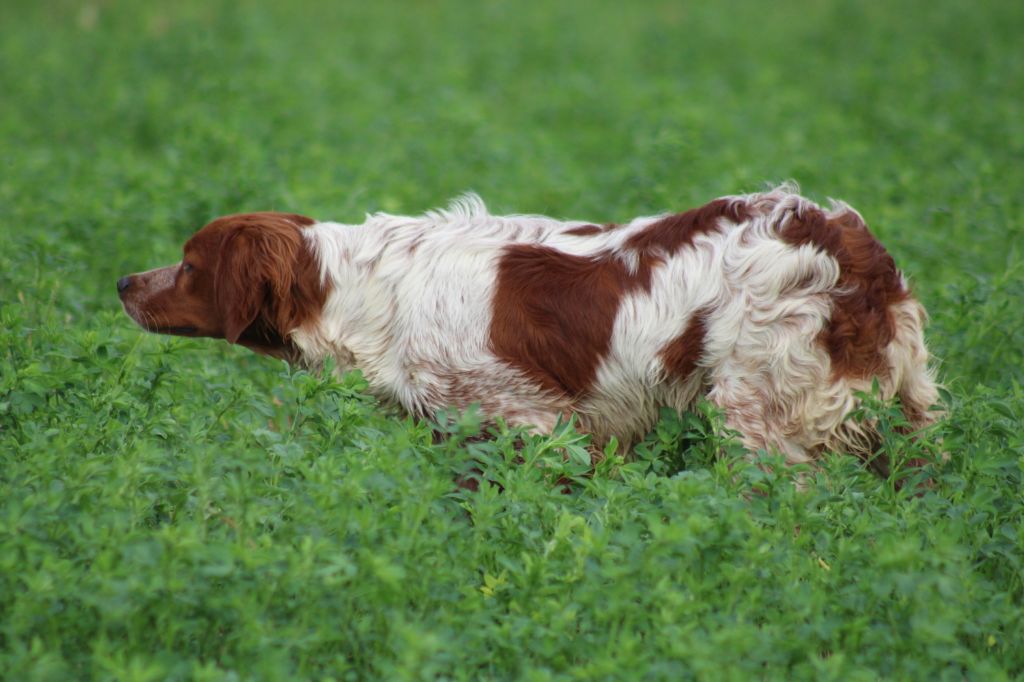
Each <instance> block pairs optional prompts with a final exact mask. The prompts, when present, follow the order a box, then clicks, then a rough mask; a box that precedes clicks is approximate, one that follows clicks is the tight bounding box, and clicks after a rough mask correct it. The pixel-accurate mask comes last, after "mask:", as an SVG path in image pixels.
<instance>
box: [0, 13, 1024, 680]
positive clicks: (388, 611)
mask: <svg viewBox="0 0 1024 682" xmlns="http://www.w3.org/2000/svg"><path fill="white" fill-rule="evenodd" d="M1022 30H1024V5H1021V4H1020V3H1012V2H995V1H994V0H993V1H992V2H982V3H981V4H978V3H973V4H969V5H968V4H963V3H955V2H952V1H951V0H950V1H945V0H943V1H942V2H939V3H938V4H936V3H925V2H923V1H921V2H918V1H917V0H908V1H907V2H900V3H897V4H895V5H893V4H891V3H889V4H886V3H855V2H846V1H843V0H828V1H825V2H819V3H801V2H791V1H789V0H784V1H783V2H780V3H773V4H772V5H771V6H770V7H768V6H766V5H764V4H763V3H755V2H753V1H752V0H740V1H739V2H736V3H730V4H729V6H725V5H719V4H715V3H704V4H700V3H690V4H689V5H680V4H678V3H672V2H662V1H660V0H652V1H651V2H641V3H618V4H611V3H596V4H595V3H585V2H583V1H582V0H569V1H568V2H562V3H544V2H532V1H530V2H521V3H499V2H492V1H490V0H486V1H483V2H478V3H465V2H458V1H456V0H439V1H437V2H422V3H400V2H397V0H384V1H382V2H376V3H327V2H315V1H313V0H306V1H303V2H299V3H277V4H272V3H232V2H226V1H224V2H221V1H219V0H217V1H214V2H192V1H191V0H189V1H186V2H175V3H169V2H155V3H128V2H119V1H115V2H104V3H95V4H91V3H84V4H83V3H70V2H64V1H63V0H55V1H54V2H46V3H34V4H33V3H27V2H13V3H3V4H2V5H0V63H2V64H4V67H5V68H3V69H0V92H3V93H4V106H3V107H0V139H3V140H4V144H3V146H2V148H0V159H2V161H3V170H2V172H0V206H2V207H3V216H4V217H3V219H2V220H0V677H2V678H4V679H11V680H51V679H52V680H64V679H123V680H163V679H197V680H220V679H338V680H341V679H366V678H377V679H389V680H392V679H395V680H400V679H422V678H431V679H438V678H442V679H467V680H468V679H509V678H516V679H520V678H521V679H533V680H554V679H559V680H561V679H580V678H585V679H593V678H599V679H640V678H643V679H677V678H681V679H690V678H706V679H743V680H745V679H750V678H780V679H816V680H817V679H836V680H839V679H842V680H848V679H854V680H856V679H864V680H869V679H872V680H873V679H878V678H885V679H956V680H961V679H984V680H988V679H1000V678H1014V677H1020V676H1021V675H1024V636H1022V633H1024V622H1022V621H1024V616H1022V615H1021V614H1022V613H1024V610H1022V608H1021V606H1022V603H1024V530H1022V529H1024V518H1022V514H1024V502H1022V500H1024V436H1022V435H1021V434H1024V388H1022V385H1024V350H1022V349H1024V323H1022V319H1024V318H1022V314H1021V312H1020V311H1021V305H1022V303H1024V288H1022V284H1021V283H1022V282H1024V276H1022V275H1024V273H1022V266H1021V262H1022V261H1021V253H1020V250H1019V249H1020V247H1019V245H1020V244H1021V243H1022V242H1021V237H1022V231H1024V220H1022V216H1024V211H1022V204H1021V196H1022V195H1021V193H1020V191H1019V188H1020V187H1021V186H1024V164H1021V162H1020V160H1021V158H1024V115H1022V112H1021V107H1020V100H1019V97H1017V96H1016V93H1015V92H1014V91H1013V89H1012V87H1011V86H1012V84H1014V83H1020V82H1022V81H1024V52H1022V51H1021V50H1020V49H1019V47H1018V43H1019V40H1020V34H1021V32H1022ZM786 178H795V179H796V180H798V181H801V182H802V183H803V184H804V188H805V190H806V191H807V192H808V193H809V194H811V195H812V196H818V197H822V196H823V195H825V194H835V195H837V196H841V197H842V198H844V199H847V200H848V201H850V202H851V203H852V204H854V205H855V206H856V207H857V208H859V209H860V210H861V211H862V212H863V213H864V215H865V216H866V218H867V219H868V221H869V223H870V224H871V225H872V227H873V228H874V229H875V231H876V232H877V233H878V234H879V235H881V237H882V238H883V240H884V241H885V243H886V244H887V245H888V246H889V247H890V248H891V250H892V251H893V253H894V255H895V256H896V258H897V260H898V261H899V262H900V264H901V265H903V266H904V267H905V269H906V270H907V272H908V273H909V275H910V276H911V278H912V280H913V282H914V286H915V289H916V291H917V292H918V295H919V296H920V298H921V299H922V300H923V301H924V303H925V304H926V306H927V307H928V309H929V311H930V312H931V314H932V318H933V325H932V328H931V330H930V342H931V345H932V347H933V348H934V349H935V351H936V354H937V355H938V356H939V358H940V359H941V366H942V373H943V377H944V379H945V380H946V382H947V393H946V395H945V405H944V408H945V409H946V412H947V414H946V416H945V418H944V419H943V420H942V421H941V422H940V423H939V424H938V425H937V426H936V427H935V428H934V429H933V430H931V431H930V432H928V433H926V434H920V435H919V436H918V437H911V436H910V435H908V434H906V433H905V429H904V428H902V427H903V426H904V425H903V424H901V422H900V415H899V412H898V411H893V409H892V406H890V405H885V404H882V403H880V402H878V401H875V400H872V399H871V398H870V397H868V400H867V402H866V405H865V408H864V418H867V419H873V420H876V421H878V422H879V423H880V424H881V425H882V432H883V441H884V442H883V448H882V450H883V452H882V453H881V454H884V455H885V456H886V457H887V458H888V459H889V460H890V462H891V463H892V464H893V467H892V468H893V472H892V473H891V474H890V476H889V477H888V478H882V477H879V476H877V475H875V474H873V473H871V472H870V471H868V470H867V469H866V468H865V467H864V466H863V465H862V464H861V463H860V462H858V461H856V460H854V459H853V458H850V457H839V456H830V457H827V458H826V459H825V460H824V462H823V463H822V465H821V467H819V468H813V469H812V468H804V469H799V470H795V469H788V468H785V467H783V466H781V462H780V461H779V459H778V458H777V457H774V456H772V455H770V454H764V453H761V454H759V455H756V456H755V457H754V459H753V461H751V460H750V459H749V458H748V457H746V456H745V453H743V452H742V451H741V450H740V449H739V448H738V446H737V445H736V442H735V440H734V438H733V437H732V434H730V433H728V432H726V431H725V429H724V428H723V425H722V419H721V415H720V414H718V413H717V412H716V411H715V410H714V409H713V408H712V407H711V406H710V405H707V404H701V405H700V406H698V408H697V409H696V410H695V411H694V412H692V413H687V414H683V415H677V414H673V413H666V414H665V415H664V416H663V419H662V421H661V423H660V424H659V425H658V427H657V428H656V429H655V430H654V431H653V432H652V433H651V434H650V435H649V436H648V438H647V439H646V440H645V441H644V442H643V443H641V444H640V445H639V446H637V447H636V448H635V452H634V456H633V457H632V458H630V459H629V460H628V461H626V460H624V459H623V458H622V457H621V456H619V455H618V454H617V453H616V451H615V448H614V447H609V448H608V449H607V450H606V452H605V453H603V455H604V457H603V459H602V460H601V461H600V462H599V463H598V464H597V465H596V467H591V465H590V458H591V454H593V453H592V452H591V448H590V447H589V443H588V442H587V440H586V438H585V437H582V436H580V435H579V434H577V433H576V431H575V429H574V428H573V425H572V423H571V422H570V423H567V424H562V425H560V426H559V427H558V428H557V429H556V432H555V433H554V434H552V435H550V436H536V435H528V434H524V433H521V432H518V431H516V430H514V429H509V428H506V427H504V426H500V425H499V427H496V428H493V429H490V430H488V431H487V432H484V433H481V425H480V420H479V418H478V417H477V415H475V414H474V413H473V412H472V411H470V412H467V413H463V414H441V415H438V416H437V418H436V419H435V420H434V421H433V422H432V423H421V422H417V421H414V420H410V419H408V418H405V417H403V416H401V415H399V414H395V413H392V412H389V411H387V410H385V409H383V408H382V407H381V406H379V405H377V404H376V403H375V401H374V400H373V399H371V398H370V397H368V395H367V394H366V392H365V383H364V382H363V380H362V378H361V377H360V376H359V375H358V374H352V375H349V376H347V377H345V378H343V379H340V380H339V379H335V378H330V377H329V376H328V375H320V374H310V373H307V372H303V371H293V370H289V369H287V368H286V367H285V366H284V365H283V364H281V363H279V362H276V361H271V360H268V359H264V358H258V357H256V356H253V355H251V354H249V353H248V352H247V351H244V350H241V349H237V348H228V347H227V346H226V345H225V344H222V343H219V342H208V341H207V342H204V341H193V340H184V339H168V338H157V337H153V336H146V335H143V334H141V333H140V332H139V331H138V330H137V329H136V328H135V327H134V326H133V325H132V324H131V323H130V321H129V320H128V319H127V318H126V317H125V316H124V315H123V314H121V313H120V311H119V306H118V303H117V300H116V296H115V294H114V281H115V280H116V278H117V277H118V276H119V275H122V274H125V273H127V272H131V271H137V270H141V269H144V268H148V267H152V266H155V265H158V264H162V263H165V262H170V261H173V260H175V259H176V257H177V254H178V252H179V249H180V246H181V244H182V242H183V241H184V239H185V237H186V236H187V235H189V234H191V232H193V231H194V230H195V229H197V228H198V227H200V226H201V225H202V224H203V223H204V222H205V221H206V220H208V219H209V218H210V217H212V216H214V215H217V214H221V213H228V212H235V211H241V210H255V209H285V210H294V211H299V212H302V213H306V214H309V215H313V216H317V217H322V218H330V219H336V220H342V221H345V220H348V221H357V220H360V218H361V215H362V213H363V212H364V211H371V210H377V209H385V210H391V211H406V212H417V211H421V210H423V209H426V208H430V207H433V206H437V205H439V204H442V203H443V202H444V201H446V200H447V199H448V198H449V197H451V196H453V195H455V194H457V193H459V192H462V191H465V190H467V189H474V190H476V191H478V192H480V193H481V194H482V195H483V196H484V197H485V198H486V199H487V200H488V201H489V202H490V204H491V206H492V208H493V209H494V210H496V211H520V212H541V213H551V214H555V215H559V216H564V217H580V218H590V219H593V220H597V221H615V220H624V219H627V218H629V217H631V216H634V215H638V214H642V213H652V212H656V211H662V210H672V209H681V208H686V207H690V206H693V205H696V204H699V203H702V202H704V201H706V200H707V199H709V198H710V197H713V196H716V195H720V194H725V193H733V192H739V191H749V190H754V189H757V188H759V187H762V186H763V185H764V184H765V183H771V182H777V181H779V180H782V179H786ZM916 460H924V461H926V462H927V464H926V465H925V466H924V467H923V468H921V469H915V468H913V467H908V466H907V464H908V463H909V462H912V461H916ZM466 478H475V479H476V480H477V481H478V482H479V484H480V485H479V490H478V491H477V492H470V491H468V490H466V489H464V488H460V487H457V486H456V485H455V481H456V480H458V479H463V480H465V479H466ZM900 481H902V485H899V484H898V483H899V482H900Z"/></svg>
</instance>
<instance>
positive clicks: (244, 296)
mask: <svg viewBox="0 0 1024 682" xmlns="http://www.w3.org/2000/svg"><path fill="white" fill-rule="evenodd" d="M254 232H255V230H253V229H251V228H248V227H240V228H236V229H233V230H231V231H230V232H229V233H228V234H227V235H226V236H225V237H224V241H223V242H222V243H221V247H220V259H219V261H218V263H217V274H216V278H215V280H214V289H215V297H216V303H217V308H218V310H219V312H220V317H221V319H222V320H223V321H224V338H225V339H227V340H228V342H229V343H238V339H239V337H240V336H241V335H242V333H243V332H244V331H245V330H246V329H247V328H248V327H249V326H250V325H252V324H253V323H254V322H256V319H257V318H258V317H259V315H260V311H261V310H262V308H263V307H264V305H265V301H266V298H267V282H266V277H265V273H264V272H262V270H263V268H260V267H258V266H257V261H258V260H260V259H262V258H263V256H261V254H260V253H259V251H260V249H259V244H258V241H259V240H258V239H256V238H255V235H254V234H253V233H254Z"/></svg>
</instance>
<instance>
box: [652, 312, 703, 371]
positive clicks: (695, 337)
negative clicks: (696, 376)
mask: <svg viewBox="0 0 1024 682" xmlns="http://www.w3.org/2000/svg"><path fill="white" fill-rule="evenodd" d="M709 312H710V311H709V309H708V308H701V309H700V310H697V311H695V312H694V313H693V315H692V316H691V317H690V321H689V322H688V323H687V324H686V329H684V330H683V333H682V334H680V335H679V336H677V337H676V338H674V339H673V340H672V341H670V342H669V343H668V344H667V345H666V346H665V347H664V348H662V349H661V352H659V353H658V356H659V357H660V358H661V362H662V363H663V364H664V366H665V372H666V373H667V374H668V375H669V376H670V377H672V378H675V379H679V380H683V379H687V378H688V377H689V376H690V375H691V374H693V373H694V371H695V370H696V369H697V363H698V362H699V361H700V356H701V354H702V353H703V352H704V336H705V335H706V334H707V316H708V313H709Z"/></svg>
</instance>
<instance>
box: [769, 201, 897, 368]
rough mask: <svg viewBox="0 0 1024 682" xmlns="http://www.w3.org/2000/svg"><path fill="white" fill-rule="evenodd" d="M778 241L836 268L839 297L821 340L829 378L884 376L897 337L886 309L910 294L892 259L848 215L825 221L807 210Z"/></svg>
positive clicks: (853, 216) (815, 211)
mask: <svg viewBox="0 0 1024 682" xmlns="http://www.w3.org/2000/svg"><path fill="white" fill-rule="evenodd" d="M781 236H782V238H783V240H784V241H786V243H788V244H791V245H792V246H803V245H804V244H813V245H815V246H817V247H818V248H819V249H821V250H822V251H824V252H825V253H827V254H829V255H830V256H832V257H833V258H835V259H836V261H837V262H838V263H839V269H840V275H839V282H838V283H837V285H836V287H837V289H839V290H840V293H837V294H835V295H834V297H833V304H832V318H831V321H830V322H829V325H828V327H826V328H825V329H824V330H822V333H821V335H820V336H819V340H820V342H821V343H822V344H823V346H824V347H825V348H826V350H828V354H829V357H830V358H831V360H832V373H833V376H835V377H856V378H867V377H871V376H876V375H881V376H884V375H885V373H886V372H887V371H888V367H887V365H886V361H885V355H884V350H885V347H886V346H888V345H889V343H890V342H891V341H892V339H893V336H894V335H895V328H894V324H893V320H892V314H891V311H890V307H891V306H892V305H894V304H896V303H899V302H901V301H903V300H906V299H907V298H908V297H909V295H910V294H909V292H907V291H906V289H905V288H904V287H903V283H902V281H901V279H900V273H899V270H898V269H897V268H896V263H895V262H894V261H893V259H892V256H890V255H889V254H888V253H887V252H886V250H885V248H883V247H882V245H881V244H880V243H879V242H878V240H877V239H875V237H874V236H873V235H872V234H871V232H869V231H868V228H867V226H866V225H865V224H864V222H863V221H862V220H861V219H860V218H859V217H858V216H857V214H856V213H854V212H852V211H847V212H845V213H842V214H840V215H838V216H835V217H833V218H828V217H827V216H826V215H825V213H824V212H822V211H821V210H819V209H809V210H806V211H804V213H803V214H802V215H799V216H797V215H794V216H793V217H792V218H791V219H790V221H789V222H788V223H787V224H786V226H785V228H784V229H783V230H782V233H781Z"/></svg>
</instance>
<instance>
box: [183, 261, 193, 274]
mask: <svg viewBox="0 0 1024 682" xmlns="http://www.w3.org/2000/svg"><path fill="white" fill-rule="evenodd" d="M181 271H182V272H192V264H191V263H182V264H181Z"/></svg>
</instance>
